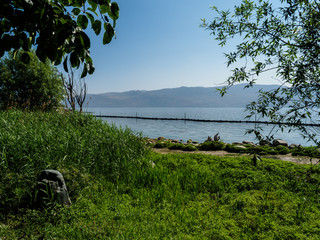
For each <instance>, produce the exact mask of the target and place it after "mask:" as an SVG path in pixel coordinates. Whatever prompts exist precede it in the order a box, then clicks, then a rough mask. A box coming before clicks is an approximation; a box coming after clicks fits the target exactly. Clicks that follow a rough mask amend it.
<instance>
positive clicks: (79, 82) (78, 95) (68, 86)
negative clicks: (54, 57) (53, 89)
mask: <svg viewBox="0 0 320 240" xmlns="http://www.w3.org/2000/svg"><path fill="white" fill-rule="evenodd" d="M69 68H70V69H69V73H68V78H65V77H64V76H63V75H62V74H61V78H62V80H63V86H64V90H65V93H66V106H68V105H69V106H70V107H71V109H72V111H75V110H76V107H77V105H78V108H79V112H80V113H81V112H82V110H83V104H84V103H85V100H86V97H87V84H86V82H85V79H84V78H75V76H74V74H75V73H74V71H73V69H72V67H69Z"/></svg>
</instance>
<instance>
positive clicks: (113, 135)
mask: <svg viewBox="0 0 320 240" xmlns="http://www.w3.org/2000/svg"><path fill="white" fill-rule="evenodd" d="M145 151H146V148H145V147H144V143H143V140H142V138H141V137H140V136H139V135H135V134H134V133H133V132H132V131H131V130H130V129H119V128H116V127H115V126H113V125H108V124H105V123H103V122H102V121H100V120H96V119H95V118H94V117H92V116H89V115H80V114H76V113H73V114H68V113H56V112H51V113H42V112H22V111H3V112H0V212H5V211H7V210H9V209H10V210H13V209H17V208H19V207H21V206H22V205H28V204H30V203H31V201H30V199H31V197H32V196H31V195H32V194H31V193H32V188H33V186H34V183H35V182H36V178H37V175H38V174H39V172H40V171H41V170H43V169H58V170H61V171H64V172H66V174H69V175H70V177H72V175H76V174H77V172H80V173H81V174H89V175H93V176H95V177H103V178H105V179H107V180H109V181H112V182H117V181H119V180H121V181H130V177H131V176H132V171H133V169H135V168H139V166H140V165H141V162H140V161H141V158H142V156H143V155H144V153H145ZM72 169H73V171H72Z"/></svg>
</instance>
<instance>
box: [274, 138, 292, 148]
mask: <svg viewBox="0 0 320 240" xmlns="http://www.w3.org/2000/svg"><path fill="white" fill-rule="evenodd" d="M272 145H273V146H274V147H276V146H279V145H281V146H285V147H288V143H287V142H286V141H284V140H281V139H275V140H273V143H272Z"/></svg>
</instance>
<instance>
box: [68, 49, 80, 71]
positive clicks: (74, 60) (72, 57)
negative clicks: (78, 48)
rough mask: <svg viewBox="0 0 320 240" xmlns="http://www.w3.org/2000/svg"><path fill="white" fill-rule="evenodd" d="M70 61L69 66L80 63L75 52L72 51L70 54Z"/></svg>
mask: <svg viewBox="0 0 320 240" xmlns="http://www.w3.org/2000/svg"><path fill="white" fill-rule="evenodd" d="M70 63H71V67H73V68H76V67H79V65H80V60H79V56H78V54H77V53H75V52H72V53H71V55H70Z"/></svg>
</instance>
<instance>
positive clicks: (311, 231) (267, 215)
mask: <svg viewBox="0 0 320 240" xmlns="http://www.w3.org/2000/svg"><path fill="white" fill-rule="evenodd" d="M0 119H1V123H0V128H1V131H0V133H1V137H0V139H1V140H0V146H1V149H2V150H1V151H2V153H1V154H2V155H1V164H0V168H1V169H0V170H1V172H0V174H1V175H0V181H1V182H0V191H1V192H0V200H1V205H0V209H1V213H3V214H5V217H2V216H4V215H0V216H1V217H0V239H6V240H7V239H77V240H79V239H270V240H271V239H281V240H282V239H288V240H289V239H299V240H300V239H319V236H320V195H319V192H320V168H319V166H317V165H298V164H294V163H290V162H283V161H280V160H274V159H263V160H262V162H260V161H259V162H258V163H257V164H256V165H254V164H253V163H252V160H251V158H250V157H217V156H209V155H202V154H168V155H160V154H155V153H149V154H146V153H147V150H146V149H145V147H144V143H143V141H142V140H141V138H140V137H139V136H136V135H135V134H133V133H132V132H131V131H130V130H128V129H117V128H115V127H113V126H109V125H107V124H103V123H102V122H101V121H98V120H95V119H94V118H92V117H91V116H82V115H69V114H56V113H47V114H43V113H24V112H7V113H1V117H0ZM43 168H56V169H58V170H60V171H61V172H62V173H63V174H64V176H65V178H66V180H67V187H68V188H69V190H70V191H71V193H70V195H71V197H72V198H73V199H72V200H73V204H72V206H71V207H68V208H61V207H55V206H53V207H51V208H47V209H45V210H42V211H40V210H34V209H32V208H23V209H19V208H21V207H26V206H24V205H27V204H26V203H28V199H29V200H30V197H29V195H28V194H29V192H30V191H31V190H32V184H33V182H34V181H35V177H36V175H37V173H38V172H39V171H40V170H42V169H43ZM27 207H28V206H27ZM8 209H16V210H17V211H16V212H14V211H13V212H12V211H8ZM18 209H19V210H18ZM9 213H10V214H9Z"/></svg>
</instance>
